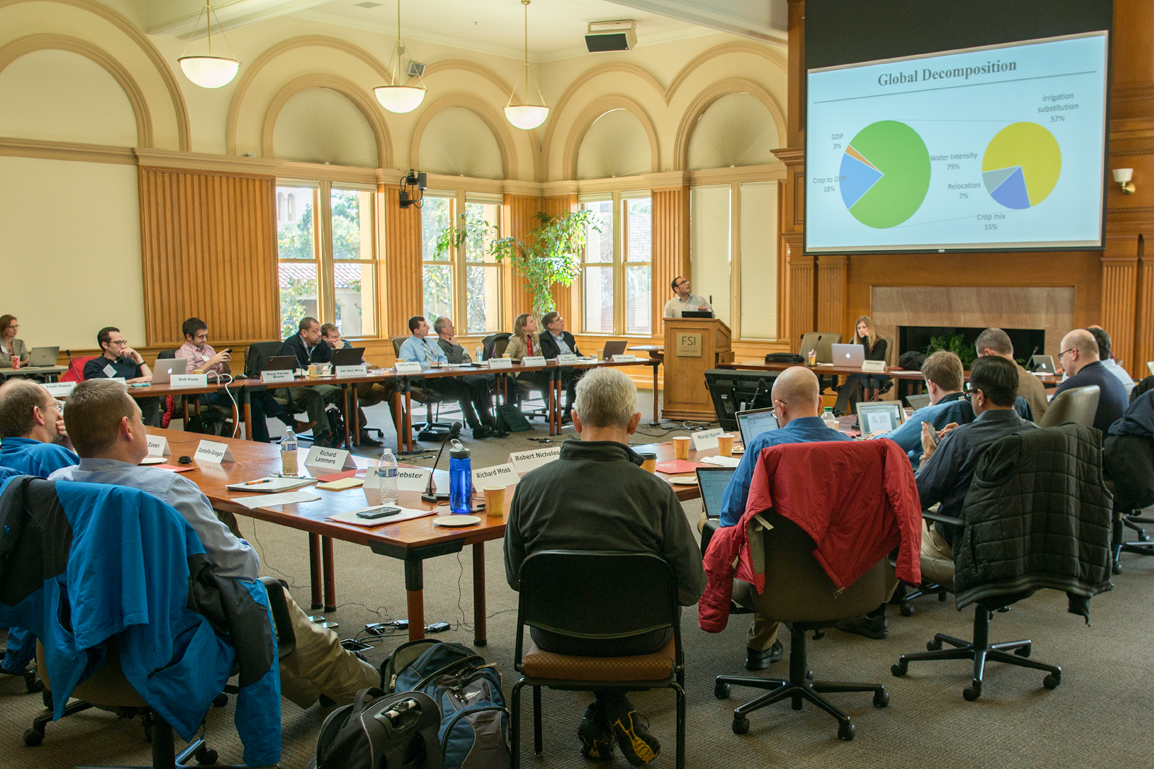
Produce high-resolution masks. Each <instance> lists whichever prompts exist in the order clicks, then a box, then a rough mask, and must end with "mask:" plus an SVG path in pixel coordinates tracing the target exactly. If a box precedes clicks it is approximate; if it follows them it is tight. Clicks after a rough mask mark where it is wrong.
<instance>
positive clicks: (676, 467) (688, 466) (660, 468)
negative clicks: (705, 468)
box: [653, 459, 701, 475]
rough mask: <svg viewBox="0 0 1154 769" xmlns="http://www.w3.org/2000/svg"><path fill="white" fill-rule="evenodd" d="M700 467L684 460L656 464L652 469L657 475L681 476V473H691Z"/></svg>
mask: <svg viewBox="0 0 1154 769" xmlns="http://www.w3.org/2000/svg"><path fill="white" fill-rule="evenodd" d="M699 467H701V465H700V464H698V463H697V462H688V461H686V460H684V459H673V460H670V461H669V462H658V463H657V466H656V467H654V468H653V469H654V470H656V471H657V472H659V473H665V474H666V475H681V474H683V473H692V472H693V471H694V470H696V469H697V468H699Z"/></svg>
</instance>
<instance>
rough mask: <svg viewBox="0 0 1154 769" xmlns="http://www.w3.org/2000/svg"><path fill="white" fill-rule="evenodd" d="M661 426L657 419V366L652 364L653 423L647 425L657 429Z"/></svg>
mask: <svg viewBox="0 0 1154 769" xmlns="http://www.w3.org/2000/svg"><path fill="white" fill-rule="evenodd" d="M660 424H661V420H660V419H658V418H657V364H656V363H654V364H653V421H652V422H650V423H649V425H650V426H651V427H657V426H658V425H660Z"/></svg>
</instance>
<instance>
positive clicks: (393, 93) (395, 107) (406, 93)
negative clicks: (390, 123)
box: [373, 0, 425, 113]
mask: <svg viewBox="0 0 1154 769" xmlns="http://www.w3.org/2000/svg"><path fill="white" fill-rule="evenodd" d="M404 53H405V44H404V43H403V42H401V0H397V44H396V45H395V46H393V54H394V56H393V62H392V63H393V71H392V73H391V74H390V75H389V83H388V85H379V86H377V87H376V88H374V89H373V93H374V94H376V96H377V101H379V102H380V103H381V106H382V107H384V108H385V109H387V110H388V111H389V112H396V113H405V112H412V111H413V110H415V109H416V108H417V107H418V106H420V104H421V102H422V101H424V99H425V81H424V79H423V78H421V76H420V75H419V74H418V75H417V79H418V80H420V81H421V84H420V85H419V86H415V85H402V84H401V83H399V82H398V80H397V78H398V77H399V75H400V72H401V56H402V55H404Z"/></svg>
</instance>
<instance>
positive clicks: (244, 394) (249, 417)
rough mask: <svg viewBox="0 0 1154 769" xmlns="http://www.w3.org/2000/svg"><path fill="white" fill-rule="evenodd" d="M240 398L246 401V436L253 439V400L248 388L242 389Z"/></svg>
mask: <svg viewBox="0 0 1154 769" xmlns="http://www.w3.org/2000/svg"><path fill="white" fill-rule="evenodd" d="M240 398H241V400H242V401H244V437H245V440H249V441H251V440H252V401H250V400H249V397H248V390H247V389H245V390H241V393H240Z"/></svg>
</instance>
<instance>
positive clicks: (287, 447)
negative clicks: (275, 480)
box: [280, 427, 297, 475]
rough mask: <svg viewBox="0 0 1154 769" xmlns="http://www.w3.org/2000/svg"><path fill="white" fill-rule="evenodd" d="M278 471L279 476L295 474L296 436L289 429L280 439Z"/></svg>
mask: <svg viewBox="0 0 1154 769" xmlns="http://www.w3.org/2000/svg"><path fill="white" fill-rule="evenodd" d="M280 471H281V475H296V474H297V436H296V434H295V433H294V432H293V430H292V428H291V427H290V428H289V429H287V430H285V433H284V436H283V437H282V438H281V439H280Z"/></svg>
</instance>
